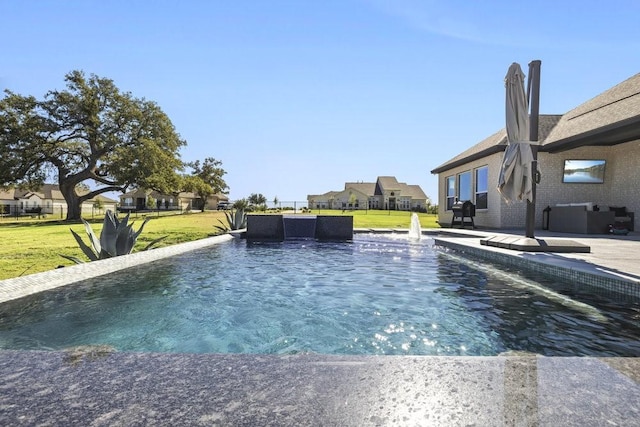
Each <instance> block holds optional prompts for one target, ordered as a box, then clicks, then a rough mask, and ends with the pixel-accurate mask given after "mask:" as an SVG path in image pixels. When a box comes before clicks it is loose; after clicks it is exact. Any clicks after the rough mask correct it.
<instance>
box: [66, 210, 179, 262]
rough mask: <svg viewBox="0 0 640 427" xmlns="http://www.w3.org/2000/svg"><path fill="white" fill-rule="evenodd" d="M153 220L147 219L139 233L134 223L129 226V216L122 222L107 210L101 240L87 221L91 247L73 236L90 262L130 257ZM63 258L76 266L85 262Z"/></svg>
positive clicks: (74, 258) (85, 223)
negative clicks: (147, 224) (144, 229)
mask: <svg viewBox="0 0 640 427" xmlns="http://www.w3.org/2000/svg"><path fill="white" fill-rule="evenodd" d="M150 219H151V218H145V220H144V221H143V222H142V225H141V226H140V228H139V229H138V231H134V230H133V222H132V223H131V224H129V223H128V222H129V214H127V216H125V217H124V219H123V220H122V221H119V220H118V218H117V217H116V215H115V214H114V213H113V212H111V210H107V212H106V213H105V215H104V221H103V226H102V231H101V232H100V238H99V239H98V238H97V236H96V235H95V233H94V232H93V229H92V228H91V225H90V224H89V223H88V222H87V221H85V220H84V219H83V220H82V222H83V223H84V228H85V231H86V232H87V236H89V242H90V243H91V246H89V245H87V244H86V243H85V242H84V241H83V240H82V238H81V237H80V236H79V235H78V233H76V232H75V231H73V230H71V234H73V237H74V238H75V239H76V242H78V245H79V246H80V249H82V252H84V254H85V255H86V256H87V257H88V258H89V260H90V261H97V260H100V259H106V258H112V257H115V256H120V255H128V254H130V253H131V252H132V251H133V247H134V246H135V244H136V241H137V240H138V236H140V233H142V229H143V228H144V225H145V224H146V223H147V221H149V220H150ZM166 237H167V236H163V237H160V238H158V239H155V240H154V241H152V242H151V243H149V244H148V245H147V246H146V247H145V248H144V249H143V250H147V249H150V248H151V247H153V246H154V245H155V244H156V243H158V242H159V241H161V240H163V239H164V238H166ZM61 256H62V257H64V258H66V259H68V260H71V261H73V262H75V263H76V264H82V263H83V262H84V261H82V260H81V259H79V258H77V257H74V256H69V255H62V254H61Z"/></svg>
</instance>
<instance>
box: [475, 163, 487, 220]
mask: <svg viewBox="0 0 640 427" xmlns="http://www.w3.org/2000/svg"><path fill="white" fill-rule="evenodd" d="M488 190H489V168H488V167H487V166H483V167H481V168H478V169H476V191H475V196H476V197H475V200H476V202H475V204H476V209H487V208H488V207H489V201H488V194H489V192H488Z"/></svg>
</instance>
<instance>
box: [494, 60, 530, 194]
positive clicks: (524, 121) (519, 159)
mask: <svg viewBox="0 0 640 427" xmlns="http://www.w3.org/2000/svg"><path fill="white" fill-rule="evenodd" d="M505 87H506V92H507V96H506V129H507V142H508V145H507V149H506V150H505V152H504V157H503V159H502V166H501V168H500V175H499V177H498V191H499V192H500V194H502V197H503V198H504V199H505V200H506V201H507V203H511V202H513V201H515V200H529V201H530V202H532V201H533V190H532V188H533V179H534V176H533V168H532V162H533V152H532V151H531V143H530V141H529V106H528V103H527V98H526V96H525V93H524V73H523V72H522V69H521V68H520V65H519V64H517V63H515V62H514V63H513V64H511V66H510V67H509V70H508V71H507V76H506V77H505Z"/></svg>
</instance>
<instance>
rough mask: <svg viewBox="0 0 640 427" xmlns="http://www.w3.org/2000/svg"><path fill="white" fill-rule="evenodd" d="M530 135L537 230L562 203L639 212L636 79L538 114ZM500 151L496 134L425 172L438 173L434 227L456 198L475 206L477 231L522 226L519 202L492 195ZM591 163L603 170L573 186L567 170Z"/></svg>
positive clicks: (500, 136) (447, 216) (502, 143)
mask: <svg viewBox="0 0 640 427" xmlns="http://www.w3.org/2000/svg"><path fill="white" fill-rule="evenodd" d="M538 131H539V137H538V140H539V152H538V169H539V170H540V172H541V180H540V183H539V184H537V192H536V214H535V216H536V224H535V226H536V227H537V228H544V227H545V223H544V222H543V221H544V218H545V211H544V210H545V209H546V208H547V207H549V208H550V211H549V210H547V213H548V214H550V215H554V214H556V210H554V207H560V206H562V205H566V204H574V205H585V206H587V210H591V209H593V208H592V206H597V207H596V208H595V209H599V210H614V209H612V208H614V207H618V208H619V207H624V210H625V211H629V212H633V211H635V212H640V190H639V189H640V172H639V170H640V74H636V75H635V76H633V77H631V78H629V79H627V80H625V81H623V82H621V83H620V84H618V85H616V86H614V87H612V88H611V89H609V90H607V91H605V92H603V93H601V94H600V95H598V96H596V97H594V98H592V99H590V100H589V101H587V102H585V103H584V104H582V105H579V106H578V107H576V108H574V109H572V110H571V111H569V112H567V113H565V114H562V115H544V114H541V115H540V120H539V127H538ZM506 146H507V137H506V132H505V130H504V129H501V130H500V131H498V132H496V133H495V134H493V135H491V136H489V137H488V138H486V139H484V140H483V141H481V142H480V143H478V144H476V145H474V146H472V147H471V148H469V149H467V150H465V151H463V152H462V153H460V154H458V155H457V156H455V157H453V158H452V159H450V160H448V161H447V162H445V163H444V164H442V165H440V166H438V167H436V168H435V169H433V170H432V171H431V173H433V174H437V175H438V189H439V190H438V216H439V221H440V223H441V224H443V225H445V224H450V223H451V220H452V217H453V211H452V210H451V206H452V205H453V203H454V202H455V201H456V200H459V201H466V200H469V201H471V202H472V203H474V204H475V205H476V216H475V224H476V225H477V226H481V227H486V228H519V227H524V225H525V219H526V209H525V208H524V205H525V203H518V202H516V203H511V204H509V203H506V202H505V201H504V200H503V199H502V197H501V196H500V194H499V193H498V191H497V183H498V176H499V172H500V166H501V163H502V157H503V154H504V150H505V148H506ZM594 162H596V163H598V164H599V165H600V167H601V168H603V170H604V172H603V174H602V175H601V176H600V177H599V179H597V180H592V181H589V182H587V181H583V182H577V180H576V177H577V176H578V175H579V174H575V175H572V173H574V172H573V170H575V169H572V166H571V165H573V164H583V165H590V164H593V163H594ZM595 209H594V210H595ZM617 216H618V215H617V214H616V217H617ZM632 218H633V217H632ZM547 219H548V217H547ZM630 228H631V229H632V230H633V229H634V226H633V221H632V223H631V225H630Z"/></svg>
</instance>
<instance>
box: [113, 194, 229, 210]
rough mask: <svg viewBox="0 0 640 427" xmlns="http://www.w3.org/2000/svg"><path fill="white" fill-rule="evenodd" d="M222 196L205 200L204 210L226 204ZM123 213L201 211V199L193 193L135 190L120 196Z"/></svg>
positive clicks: (120, 207)
mask: <svg viewBox="0 0 640 427" xmlns="http://www.w3.org/2000/svg"><path fill="white" fill-rule="evenodd" d="M228 201H229V198H228V197H227V196H225V195H224V194H214V195H212V196H210V197H208V198H207V204H206V209H217V208H218V205H219V204H220V203H221V202H228ZM118 209H119V210H120V211H123V212H133V211H142V210H156V209H160V210H180V211H184V210H193V209H198V210H201V209H202V199H201V198H199V197H197V196H196V195H195V194H194V193H190V192H180V193H178V194H177V195H172V194H162V193H160V192H158V191H153V190H144V189H140V188H139V189H135V190H132V191H129V192H127V193H124V194H122V195H121V196H120V206H119V208H118Z"/></svg>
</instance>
